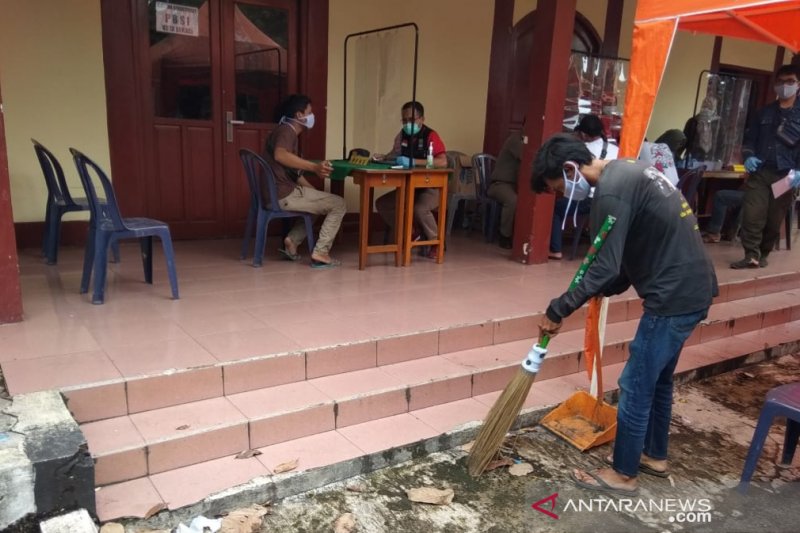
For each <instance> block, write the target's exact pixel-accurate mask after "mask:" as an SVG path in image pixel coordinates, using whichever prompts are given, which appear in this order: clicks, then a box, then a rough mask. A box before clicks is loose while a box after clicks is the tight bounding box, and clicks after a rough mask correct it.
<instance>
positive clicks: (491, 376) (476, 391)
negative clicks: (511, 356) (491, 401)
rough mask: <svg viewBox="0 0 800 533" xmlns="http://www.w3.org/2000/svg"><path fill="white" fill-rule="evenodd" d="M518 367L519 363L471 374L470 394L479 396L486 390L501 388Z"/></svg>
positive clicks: (515, 372)
mask: <svg viewBox="0 0 800 533" xmlns="http://www.w3.org/2000/svg"><path fill="white" fill-rule="evenodd" d="M520 368H521V366H520V365H518V364H514V365H510V366H506V367H500V368H496V369H494V370H487V371H483V372H479V373H477V374H474V375H473V376H472V395H473V396H480V395H481V394H486V393H487V392H493V391H498V390H503V389H504V388H505V386H506V385H507V384H508V382H509V381H511V379H512V378H513V377H514V376H515V375H516V374H517V372H518V371H519V370H520Z"/></svg>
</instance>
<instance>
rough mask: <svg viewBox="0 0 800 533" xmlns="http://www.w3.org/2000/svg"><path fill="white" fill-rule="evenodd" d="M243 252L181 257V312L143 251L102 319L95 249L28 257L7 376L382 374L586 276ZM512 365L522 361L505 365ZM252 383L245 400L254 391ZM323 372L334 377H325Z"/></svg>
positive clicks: (718, 248) (112, 274) (726, 272)
mask: <svg viewBox="0 0 800 533" xmlns="http://www.w3.org/2000/svg"><path fill="white" fill-rule="evenodd" d="M239 245H240V242H239V241H237V240H217V241H191V242H178V243H176V262H177V268H178V278H179V282H180V291H181V299H180V300H172V299H171V298H170V297H169V286H168V283H167V280H166V275H165V270H164V264H163V262H162V261H161V258H160V256H158V257H156V259H155V262H154V268H155V274H154V278H155V284H154V285H153V286H148V285H147V284H145V283H143V281H142V272H141V264H140V262H139V261H138V247H137V245H136V244H135V243H130V244H127V243H126V244H123V246H122V262H121V263H119V264H112V265H109V283H108V289H107V291H106V303H105V304H104V305H101V306H95V305H92V304H91V303H90V301H89V298H88V297H87V295H80V294H78V285H79V279H80V271H81V262H82V253H83V252H82V250H81V249H78V248H71V247H63V249H62V250H61V252H60V254H59V264H58V265H57V266H47V265H45V264H44V263H43V261H42V259H41V258H40V257H39V255H38V251H37V250H24V251H22V252H21V255H20V262H21V283H22V290H23V304H24V313H25V320H24V321H23V322H21V323H18V324H7V325H3V326H0V346H2V348H0V364H2V368H3V372H4V374H5V378H6V380H7V382H8V386H9V390H10V391H11V393H12V394H18V393H22V392H30V391H35V390H42V389H49V388H53V387H65V386H71V385H77V384H83V383H93V382H100V381H106V380H114V379H119V378H121V377H124V378H131V377H135V376H142V375H153V374H159V373H162V372H164V371H167V370H169V369H183V368H191V367H197V366H205V365H213V364H217V363H224V362H231V361H238V360H242V359H248V358H252V357H257V356H264V355H268V354H278V353H293V352H297V351H306V350H310V349H314V348H323V347H330V346H335V345H337V344H342V343H351V342H355V341H366V342H367V344H366V345H365V347H364V353H363V354H361V355H360V356H354V357H356V359H355V360H354V361H353V363H352V365H353V368H360V367H362V366H365V365H367V364H369V361H370V360H371V357H372V350H373V345H372V344H370V343H369V342H370V341H372V342H374V341H375V340H376V339H380V340H378V342H377V346H375V350H376V352H375V357H377V360H378V362H379V363H380V364H384V363H398V362H400V361H402V360H403V358H407V357H408V356H409V354H411V355H413V356H415V357H424V356H427V355H432V354H435V353H437V351H436V350H437V346H436V342H438V340H437V338H436V336H435V335H431V336H430V337H425V336H417V337H412V338H403V337H398V338H392V339H385V337H387V336H397V335H403V334H410V333H418V332H421V331H429V330H430V331H433V330H436V329H438V328H442V327H452V326H455V325H458V324H473V325H475V326H473V327H472V328H470V329H465V330H464V331H463V335H462V334H460V332H459V333H454V335H453V336H452V337H450V338H448V339H445V340H444V342H448V343H450V346H452V347H453V348H458V346H459V344H458V343H459V342H461V341H464V342H467V343H479V342H481V341H480V340H479V339H483V338H488V337H487V335H488V334H489V333H488V332H486V331H482V330H481V327H480V326H477V324H480V323H481V322H486V321H488V320H496V319H498V318H501V317H515V316H522V315H528V314H530V313H533V312H541V311H543V310H544V309H545V307H546V306H547V303H548V302H549V300H550V299H551V298H552V297H554V296H557V295H558V293H559V291H560V290H561V289H562V288H565V287H566V286H567V285H568V283H569V280H570V278H571V276H572V275H573V274H574V271H575V269H576V268H577V266H578V262H577V261H571V262H570V261H551V262H549V263H547V264H544V265H534V266H524V265H521V264H516V263H514V262H512V261H510V260H509V259H508V253H507V252H505V251H504V250H501V249H500V248H498V247H497V246H496V245H490V244H486V243H484V242H482V240H481V239H480V238H479V236H478V235H476V234H473V235H472V236H470V237H466V236H463V235H456V236H454V237H453V238H452V239H451V241H450V242H449V246H448V251H447V255H446V258H445V262H444V264H442V265H437V264H435V263H433V262H432V261H429V260H425V259H422V258H418V257H415V258H414V260H413V263H412V265H411V266H410V267H404V268H396V267H394V266H393V263H392V260H391V258H390V256H389V255H386V256H385V257H383V256H372V257H371V258H370V266H369V267H368V268H367V269H366V270H365V271H359V270H358V269H357V263H358V261H357V254H356V245H355V242H353V239H352V236H348V237H347V238H345V239H344V242H343V243H341V244H337V246H336V249H335V252H336V255H337V256H338V257H339V258H340V259H342V260H343V263H344V264H343V266H342V267H341V268H338V269H333V270H325V271H318V270H312V269H310V268H309V267H308V264H307V263H306V262H305V261H301V262H298V263H292V262H286V261H280V260H279V259H278V258H277V257H276V256H277V254H273V253H271V250H273V249H275V248H276V244H275V243H274V242H273V240H270V242H269V243H268V246H267V250H268V260H267V261H266V262H265V263H264V267H263V268H253V267H252V266H251V265H250V263H249V262H246V261H245V262H242V261H239V260H238V259H237V258H238V250H239ZM708 249H709V251H710V252H711V254H712V256H713V258H714V260H715V263H716V264H717V275H718V277H719V279H720V281H723V282H727V281H736V280H744V279H752V278H754V277H757V276H768V275H771V274H777V273H784V272H795V271H798V270H800V254H797V253H793V252H786V251H779V252H775V253H773V254H772V255H771V256H770V266H769V268H767V269H760V270H755V271H753V270H744V271H734V270H730V269H729V268H727V264H728V263H729V262H730V261H733V260H736V259H738V258H739V257H740V255H741V249H740V248H738V247H736V246H731V245H728V244H717V245H709V247H708ZM731 290H736V289H734V288H732V289H731ZM755 292H757V291H755V290H752V289H751V293H750V294H749V296H753V294H754V293H755ZM631 295H632V293H631ZM776 298H777V297H776ZM532 326H533V324H532V323H531V320H530V319H529V318H527V319H520V320H519V321H518V322H513V321H511V322H506V323H504V327H505V329H504V330H502V331H494V332H492V333H493V334H494V335H495V342H501V341H502V337H503V335H504V334H506V333H507V334H508V335H510V336H512V337H513V335H514V334H515V331H512V330H514V329H515V328H516V329H524V330H525V331H530V330H531V328H532ZM488 327H491V325H490V326H488ZM517 338H518V337H517ZM443 339H444V337H443ZM476 339H477V340H476ZM575 341H576V342H580V339H577V338H576V339H575ZM561 342H562V343H563V342H568V337H567V336H566V335H564V336H563V338H562V339H561ZM409 343H413V346H412V345H410V344H409ZM473 345H474V344H473ZM323 353H325V352H323ZM330 353H332V354H335V351H330ZM512 355H514V357H519V354H506V353H502V354H497V357H498V358H499V359H506V358H509V357H511V356H512ZM485 356H486V354H482V353H477V354H476V355H475V357H479V358H481V357H485ZM489 356H491V355H489ZM242 369H243V373H242V375H241V376H239V377H238V378H237V379H238V380H239V382H237V383H240V384H237V383H234V382H233V381H231V383H230V385H231V386H232V387H233V389H232V390H237V388H239V387H241V390H245V389H247V388H250V387H248V386H247V384H246V383H245V382H246V381H247V375H246V374H247V372H246V367H242ZM286 372H289V370H286ZM315 372H319V375H324V374H325V368H324V365H322V366H321V367H320V369H319V370H315ZM227 379H228V378H227V377H226V386H227V385H228V381H227ZM320 379H324V378H320Z"/></svg>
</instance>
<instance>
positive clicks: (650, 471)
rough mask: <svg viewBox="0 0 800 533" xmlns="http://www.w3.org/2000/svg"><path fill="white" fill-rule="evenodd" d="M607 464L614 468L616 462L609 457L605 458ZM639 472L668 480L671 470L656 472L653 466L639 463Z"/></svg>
mask: <svg viewBox="0 0 800 533" xmlns="http://www.w3.org/2000/svg"><path fill="white" fill-rule="evenodd" d="M605 461H606V464H607V465H610V466H614V461H609V460H608V457H606V458H605ZM639 472H641V473H642V474H647V475H648V476H655V477H660V478H664V479H666V478H668V477H669V470H656V469H655V468H653V467H651V466H647V465H646V464H644V463H639Z"/></svg>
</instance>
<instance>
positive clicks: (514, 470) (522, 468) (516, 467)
mask: <svg viewBox="0 0 800 533" xmlns="http://www.w3.org/2000/svg"><path fill="white" fill-rule="evenodd" d="M531 472H533V466H532V465H531V464H530V463H517V464H513V465H511V467H510V468H509V469H508V473H509V474H511V475H512V476H527V475H528V474H530V473H531Z"/></svg>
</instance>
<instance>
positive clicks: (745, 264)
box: [731, 257, 761, 270]
mask: <svg viewBox="0 0 800 533" xmlns="http://www.w3.org/2000/svg"><path fill="white" fill-rule="evenodd" d="M759 266H761V265H760V262H759V261H756V260H755V259H750V258H749V257H745V258H744V259H740V260H739V261H736V262H735V263H731V268H733V269H737V270H738V269H741V268H758V267H759Z"/></svg>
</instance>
